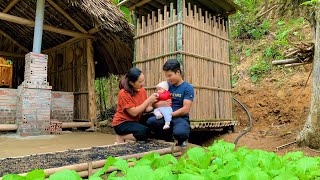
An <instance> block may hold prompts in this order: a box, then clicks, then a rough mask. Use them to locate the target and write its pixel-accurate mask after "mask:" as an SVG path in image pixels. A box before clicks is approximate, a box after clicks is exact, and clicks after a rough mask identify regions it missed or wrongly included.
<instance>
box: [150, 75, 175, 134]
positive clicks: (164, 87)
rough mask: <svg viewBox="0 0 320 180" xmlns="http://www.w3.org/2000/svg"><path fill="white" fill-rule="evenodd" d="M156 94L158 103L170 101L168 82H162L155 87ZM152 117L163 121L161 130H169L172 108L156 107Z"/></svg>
mask: <svg viewBox="0 0 320 180" xmlns="http://www.w3.org/2000/svg"><path fill="white" fill-rule="evenodd" d="M156 89H157V93H158V94H159V97H158V102H159V101H167V100H169V99H170V100H171V96H170V92H169V91H168V90H169V85H168V82H166V81H162V82H161V83H159V84H158V85H157V86H156ZM153 113H154V115H155V116H156V118H157V119H161V118H162V117H163V118H164V120H165V124H164V126H163V129H169V128H170V122H171V120H172V115H171V113H172V108H171V105H170V106H164V107H158V108H156V109H154V111H153Z"/></svg>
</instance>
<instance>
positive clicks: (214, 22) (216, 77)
mask: <svg viewBox="0 0 320 180" xmlns="http://www.w3.org/2000/svg"><path fill="white" fill-rule="evenodd" d="M213 25H214V27H213V29H214V34H215V35H217V28H218V26H217V19H216V16H214V17H213ZM213 38H214V41H213V50H214V53H213V58H214V59H218V57H217V52H218V46H217V44H218V41H217V39H218V38H217V37H213ZM218 78H219V76H218V63H214V81H213V82H214V86H215V87H218V86H219V84H218ZM214 96H215V113H216V119H219V118H220V112H219V95H218V91H217V90H216V91H215V92H214Z"/></svg>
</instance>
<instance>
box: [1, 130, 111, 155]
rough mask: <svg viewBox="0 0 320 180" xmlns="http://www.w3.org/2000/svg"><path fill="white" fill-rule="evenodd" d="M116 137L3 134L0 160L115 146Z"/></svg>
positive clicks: (66, 133)
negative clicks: (20, 135)
mask: <svg viewBox="0 0 320 180" xmlns="http://www.w3.org/2000/svg"><path fill="white" fill-rule="evenodd" d="M114 140H115V136H114V135H111V134H105V133H93V132H72V133H71V132H65V133H63V134H62V135H50V136H37V137H32V136H30V137H19V136H17V135H16V134H15V133H8V134H1V136H0V147H1V148H0V158H6V157H17V156H22V155H29V154H37V153H47V152H55V151H64V150H67V149H79V148H89V147H93V146H104V145H109V144H114Z"/></svg>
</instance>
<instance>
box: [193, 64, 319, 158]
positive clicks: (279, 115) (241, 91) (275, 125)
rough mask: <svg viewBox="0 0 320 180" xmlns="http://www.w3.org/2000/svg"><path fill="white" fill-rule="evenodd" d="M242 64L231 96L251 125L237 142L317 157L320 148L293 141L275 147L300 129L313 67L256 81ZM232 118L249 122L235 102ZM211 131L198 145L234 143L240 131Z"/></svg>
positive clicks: (293, 136) (271, 75)
mask: <svg viewBox="0 0 320 180" xmlns="http://www.w3.org/2000/svg"><path fill="white" fill-rule="evenodd" d="M244 66H245V65H244ZM244 66H242V67H241V66H239V67H238V68H239V69H238V71H239V73H240V79H239V80H238V82H237V85H236V87H235V88H234V97H235V98H237V99H238V100H239V101H240V102H242V103H243V104H244V105H245V106H246V107H247V109H248V110H249V112H250V113H251V116H252V119H253V128H252V130H251V131H250V132H249V133H247V134H246V135H245V136H243V137H242V138H241V139H240V140H239V142H238V144H237V145H239V146H247V147H248V148H250V149H262V150H266V151H273V152H275V153H277V154H279V155H284V154H285V153H286V152H289V151H303V152H304V153H305V155H308V156H319V155H320V151H316V150H312V149H309V148H308V147H298V146H297V145H296V144H292V145H289V146H287V147H285V148H283V149H280V150H279V151H277V147H279V146H281V145H284V144H287V143H291V142H293V141H295V138H296V137H297V135H298V134H299V132H300V131H301V130H302V129H303V126H304V124H305V121H306V119H307V116H308V113H309V106H310V96H311V80H310V79H309V81H308V83H307V84H306V82H307V79H308V76H309V74H310V72H311V69H312V66H311V65H307V66H304V67H297V69H296V71H295V72H294V73H290V72H287V73H285V72H282V71H279V70H277V71H275V72H272V73H271V74H270V75H269V76H268V77H266V78H265V79H263V80H262V81H261V82H259V83H257V84H254V83H252V82H251V81H250V79H248V76H247V75H246V68H245V67H244ZM241 74H242V76H241ZM234 117H235V118H236V119H238V120H239V121H240V122H242V123H245V124H248V122H249V120H248V118H247V115H246V113H245V111H244V110H243V109H242V108H241V107H240V106H239V105H237V104H236V103H235V105H234ZM241 130H244V128H243V127H238V131H241ZM211 134H212V135H203V138H201V139H202V141H199V143H197V144H201V145H203V146H208V145H211V144H212V142H213V141H214V140H218V139H224V140H225V141H228V142H234V140H235V139H236V137H237V136H238V135H239V132H238V133H228V134H225V133H218V132H215V133H211Z"/></svg>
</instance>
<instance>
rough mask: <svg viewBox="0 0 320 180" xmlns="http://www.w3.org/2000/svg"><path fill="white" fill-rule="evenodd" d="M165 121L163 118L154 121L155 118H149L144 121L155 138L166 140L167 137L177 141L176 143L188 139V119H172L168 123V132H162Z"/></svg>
mask: <svg viewBox="0 0 320 180" xmlns="http://www.w3.org/2000/svg"><path fill="white" fill-rule="evenodd" d="M164 124H165V121H164V119H163V118H161V119H156V117H155V116H151V117H149V118H148V120H147V121H146V125H147V126H148V127H149V128H150V129H151V131H152V132H154V133H155V135H156V137H157V138H164V139H167V138H168V136H169V137H170V136H171V137H172V135H173V137H174V138H175V139H176V140H178V142H182V141H185V140H187V139H188V138H189V134H190V121H189V119H188V118H187V117H186V118H182V117H173V118H172V121H171V123H170V129H169V130H163V126H164Z"/></svg>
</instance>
